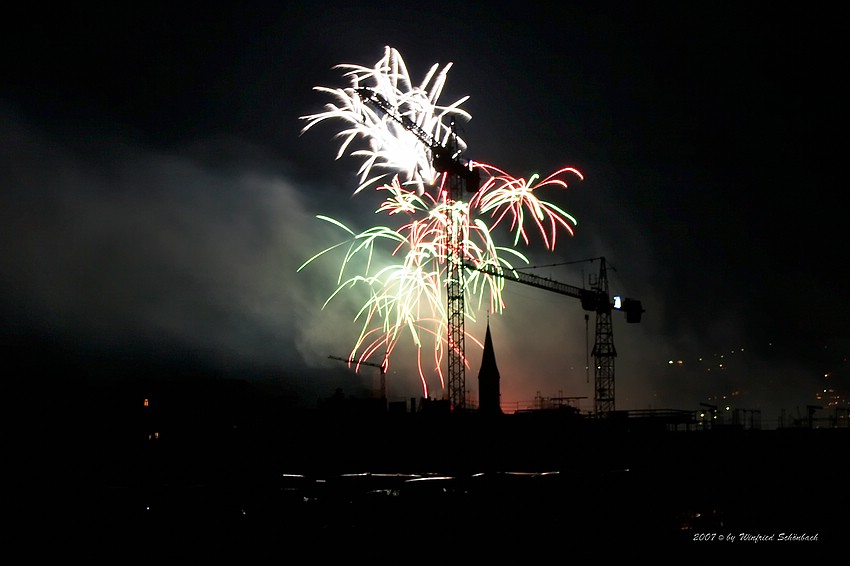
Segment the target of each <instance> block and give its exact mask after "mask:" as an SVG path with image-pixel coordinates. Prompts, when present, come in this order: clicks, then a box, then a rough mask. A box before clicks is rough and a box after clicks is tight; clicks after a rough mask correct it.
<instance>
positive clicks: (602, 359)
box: [467, 257, 644, 416]
mask: <svg viewBox="0 0 850 566" xmlns="http://www.w3.org/2000/svg"><path fill="white" fill-rule="evenodd" d="M585 261H599V276H598V277H597V278H596V280H595V281H592V282H591V285H590V288H589V289H586V288H583V287H576V286H574V285H568V284H566V283H561V282H559V281H555V280H553V279H549V278H545V277H538V276H536V275H531V274H529V273H523V272H520V271H512V270H503V269H499V268H497V267H494V266H492V265H483V266H475V265H473V264H467V267H468V268H469V269H475V270H477V271H480V272H483V273H486V274H488V275H491V276H494V277H502V278H504V279H507V280H509V281H515V282H517V283H522V284H524V285H530V286H532V287H537V288H539V289H545V290H547V291H551V292H553V293H558V294H561V295H566V296H568V297H573V298H575V299H579V300H580V301H581V306H582V308H583V309H584V310H586V311H593V312H596V340H595V342H594V345H593V350H592V352H591V355H592V356H593V360H594V412H595V414H596V415H597V416H600V415H605V414H608V413H610V412H613V411H614V410H615V407H616V405H615V395H614V381H615V380H614V359H615V358H616V357H617V351H616V349H615V348H614V326H613V322H612V320H611V313H612V311H615V310H619V311H623V312H624V313H625V315H626V322H628V323H638V322H640V320H641V316H642V315H643V313H644V310H643V305H642V304H641V302H640V301H638V300H635V299H630V298H622V297H619V296H615V297H611V296H610V295H609V291H608V267H607V264H606V262H605V258H604V257H598V258H592V259H589V260H585Z"/></svg>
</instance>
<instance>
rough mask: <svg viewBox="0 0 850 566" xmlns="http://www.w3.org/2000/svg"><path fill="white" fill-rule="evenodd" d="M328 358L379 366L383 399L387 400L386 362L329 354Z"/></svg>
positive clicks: (348, 362) (355, 363)
mask: <svg viewBox="0 0 850 566" xmlns="http://www.w3.org/2000/svg"><path fill="white" fill-rule="evenodd" d="M328 358H330V359H332V360H339V361H341V362H345V363H347V364H348V365H355V366H357V365H363V366H372V367H374V368H378V369H379V370H380V371H381V399H384V400H386V398H387V366H386V364H376V363H372V362H365V361H363V362H358V361H357V360H355V359H354V358H341V357H339V356H328Z"/></svg>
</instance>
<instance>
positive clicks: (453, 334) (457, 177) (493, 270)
mask: <svg viewBox="0 0 850 566" xmlns="http://www.w3.org/2000/svg"><path fill="white" fill-rule="evenodd" d="M357 94H358V96H359V97H360V99H361V100H362V101H363V102H364V103H366V104H370V105H372V106H374V107H376V108H378V109H380V110H381V111H383V112H385V113H386V115H387V116H388V117H389V118H390V119H392V120H394V121H396V122H398V123H399V124H401V125H402V126H403V127H404V128H405V129H407V130H408V131H410V132H411V133H412V134H413V135H415V136H416V137H417V138H418V139H419V140H420V141H421V142H422V143H423V144H424V145H425V146H426V147H427V148H428V149H429V150H430V152H431V158H432V164H433V166H434V169H435V170H437V171H438V172H440V173H444V174H445V175H447V177H448V178H447V181H448V183H447V185H448V190H447V194H446V200H447V203H449V204H450V203H452V202H455V201H457V200H459V199H460V198H461V196H462V194H463V191H464V190H466V191H467V192H474V191H476V190H478V186H479V184H480V172H479V171H478V170H477V169H474V168H473V167H472V166H471V163H470V162H469V161H465V160H463V159H461V157H460V151H459V150H458V143H457V135H456V133H455V131H454V122H452V124H451V126H452V135H451V136H449V138H448V141H447V142H446V143H445V144H441V143H440V142H439V141H437V140H436V139H434V137H433V136H432V135H431V134H430V133H428V132H427V131H425V130H423V129H422V128H421V127H420V126H419V125H418V124H416V123H415V122H414V121H412V120H411V119H410V118H409V117H407V116H405V115H404V114H402V113H400V112H399V111H398V109H397V108H396V107H394V106H393V105H392V104H391V103H390V102H389V101H388V100H387V99H386V98H384V97H383V96H382V95H381V94H380V93H378V92H376V91H374V90H372V89H369V88H359V89H357ZM448 208H449V210H450V211H454V210H455V207H452V206H449V207H448ZM458 226H459V223H458V222H457V219H455V218H450V219H449V222H448V227H447V230H448V234H447V241H448V242H449V253H448V254H447V258H446V259H447V261H446V263H447V275H446V295H447V303H448V304H447V313H448V322H447V326H448V328H447V342H448V348H447V350H448V356H447V358H448V368H447V391H448V401H449V404H450V407H451V409H452V410H453V411H459V410H464V409H465V408H466V356H465V344H464V337H465V331H464V318H465V315H464V312H465V310H464V290H465V285H464V271H465V270H466V269H473V270H478V271H482V272H484V273H487V274H489V275H493V276H497V277H503V278H505V279H508V280H511V281H516V282H518V283H523V284H526V285H532V286H534V287H538V288H541V289H546V290H548V291H552V292H555V293H560V294H562V295H566V296H569V297H573V298H577V299H580V300H581V303H582V307H583V308H584V309H585V310H587V311H595V312H596V341H595V343H594V346H593V351H592V355H593V358H594V362H595V364H594V390H595V391H594V410H595V412H596V414H597V415H601V414H606V413H609V412H611V411H614V409H615V403H614V399H615V398H614V358H615V357H616V356H617V352H616V350H615V349H614V337H613V325H612V322H611V311H612V310H623V311H624V312H625V313H626V321H627V322H630V323H634V322H640V318H641V314H642V313H643V312H644V311H643V307H642V306H641V303H640V301H637V300H634V299H622V300H621V299H620V298H619V297H614V298H613V299H612V298H611V297H610V295H609V293H608V274H607V266H606V263H605V258H594V260H599V262H600V269H599V277H598V278H597V279H596V281H595V282H593V284H592V285H591V288H590V289H584V288H581V287H575V286H573V285H567V284H564V283H560V282H557V281H553V280H551V279H545V278H542V277H537V276H534V275H530V274H527V273H521V272H518V271H506V270H502V269H499V268H497V267H493V266H481V267H479V266H476V265H473V264H470V263H468V262H464V261H463V258H464V256H465V254H464V253H463V251H464V250H463V249H462V246H463V244H462V238H461V237H460V235H459V233H458V232H459V228H458ZM591 261H593V260H591Z"/></svg>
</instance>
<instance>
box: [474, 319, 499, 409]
mask: <svg viewBox="0 0 850 566" xmlns="http://www.w3.org/2000/svg"><path fill="white" fill-rule="evenodd" d="M500 379H501V378H500V376H499V367H498V366H497V365H496V353H495V351H494V350H493V338H492V336H491V335H490V321H489V317H488V320H487V335H486V336H485V338H484V353H483V355H482V356H481V369H480V370H479V371H478V391H479V399H478V410H479V412H481V413H487V414H500V413H501V412H502V407H501V397H502V395H501V393H500V391H499V381H500Z"/></svg>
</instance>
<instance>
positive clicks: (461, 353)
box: [357, 88, 480, 411]
mask: <svg viewBox="0 0 850 566" xmlns="http://www.w3.org/2000/svg"><path fill="white" fill-rule="evenodd" d="M357 94H358V96H359V97H360V99H361V100H362V101H363V102H364V103H367V104H371V105H372V106H375V107H377V108H379V109H380V110H382V111H383V112H385V113H386V114H387V116H388V117H389V118H390V119H392V120H394V121H396V122H398V123H399V124H401V125H402V126H403V127H404V128H405V129H407V130H408V131H410V132H411V133H412V134H413V135H415V136H416V137H417V138H419V140H420V141H421V142H422V143H423V144H425V146H426V147H427V148H428V149H429V150H430V152H431V162H432V164H433V166H434V169H435V170H437V171H438V172H440V173H443V174H445V175H446V176H447V179H446V181H447V183H446V187H447V191H446V203H447V204H448V210H450V211H451V213H450V214H451V215H452V217H451V218H449V221H448V222H447V226H446V230H447V234H446V241H447V242H448V253H447V254H446V265H447V273H446V296H447V312H448V321H447V326H448V328H447V332H446V340H447V343H448V344H447V356H446V357H447V359H448V362H447V363H448V368H447V372H446V378H447V379H446V381H447V383H446V389H447V392H448V402H449V406H450V407H451V410H452V411H463V410H464V409H466V356H465V350H466V348H465V336H466V333H465V330H464V318H465V315H464V312H465V309H464V289H465V285H464V264H463V257H464V253H463V249H462V247H463V237H462V234H461V230H462V227H461V223H460V222H459V220H458V219H457V218H455V217H454V214H456V212H455V211H456V207H454V206H452V203H454V202H456V201H458V200H460V198H461V196H462V194H463V191H464V190H466V191H467V192H474V191H476V190H478V184H479V183H480V177H479V175H480V172H479V171H478V170H477V169H473V168H472V167H471V164H470V163H469V162H468V161H464V160H462V159H461V158H460V151H459V149H458V142H457V133H456V132H455V124H454V122H452V124H451V127H452V135H451V136H449V138H448V141H447V142H446V143H444V144H442V143H440V142H439V141H437V140H435V139H434V137H433V136H431V134H429V133H428V132H427V131H425V130H423V129H422V128H421V127H419V126H418V125H417V124H416V123H415V122H413V121H412V120H411V119H410V118H408V117H407V116H405V115H404V114H401V113H400V112H399V111H398V109H397V108H396V107H394V106H393V105H392V104H390V102H389V101H388V100H387V99H386V98H384V97H383V96H382V95H381V94H380V93H378V92H375V91H374V90H372V89H369V88H359V89H357Z"/></svg>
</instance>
